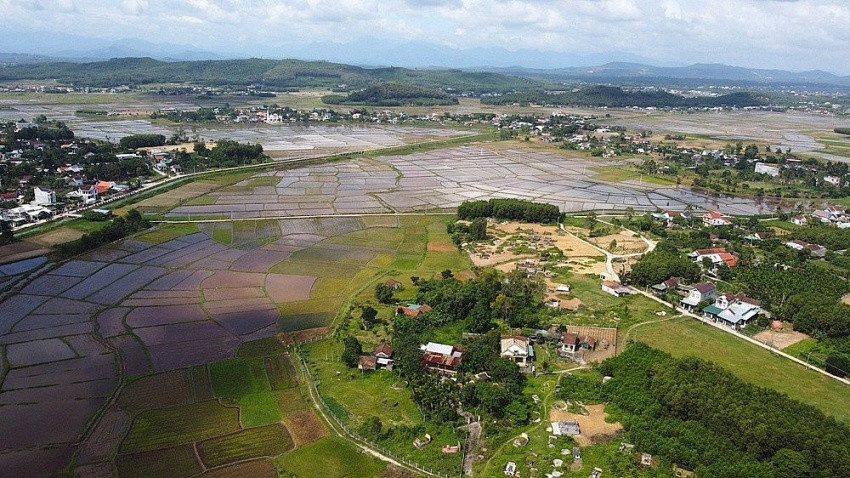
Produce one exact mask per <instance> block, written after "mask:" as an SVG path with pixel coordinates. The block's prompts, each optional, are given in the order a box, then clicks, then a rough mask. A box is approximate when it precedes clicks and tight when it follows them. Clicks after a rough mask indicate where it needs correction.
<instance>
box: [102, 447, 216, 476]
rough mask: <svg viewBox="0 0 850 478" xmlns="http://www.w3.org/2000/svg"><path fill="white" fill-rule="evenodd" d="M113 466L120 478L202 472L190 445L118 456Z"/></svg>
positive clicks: (188, 474)
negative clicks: (115, 467)
mask: <svg viewBox="0 0 850 478" xmlns="http://www.w3.org/2000/svg"><path fill="white" fill-rule="evenodd" d="M115 465H116V466H117V467H118V474H119V475H120V476H121V478H148V477H151V476H192V475H196V474H198V473H200V472H202V471H203V468H201V464H200V463H198V459H197V458H195V450H194V448H193V447H192V445H183V446H178V447H174V448H165V449H162V450H151V451H145V452H141V453H132V454H127V455H118V457H117V458H116V459H115Z"/></svg>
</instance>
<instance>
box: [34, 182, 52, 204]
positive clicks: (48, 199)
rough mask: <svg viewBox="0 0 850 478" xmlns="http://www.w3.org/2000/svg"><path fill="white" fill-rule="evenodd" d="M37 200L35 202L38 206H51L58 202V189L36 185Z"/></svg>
mask: <svg viewBox="0 0 850 478" xmlns="http://www.w3.org/2000/svg"><path fill="white" fill-rule="evenodd" d="M33 193H34V194H35V200H34V201H33V204H35V205H37V206H51V205H53V204H56V191H54V190H52V189H47V188H45V187H41V186H36V187H34V188H33Z"/></svg>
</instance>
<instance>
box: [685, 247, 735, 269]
mask: <svg viewBox="0 0 850 478" xmlns="http://www.w3.org/2000/svg"><path fill="white" fill-rule="evenodd" d="M688 257H689V258H690V259H691V260H692V261H694V262H697V263H702V260H703V259H704V258H706V257H707V258H708V259H709V260H711V263H712V264H713V265H714V266H718V265H720V264H726V265H727V266H729V267H735V266H737V265H738V258H737V257H735V256H734V255H732V254H730V253H728V252H726V249H724V248H722V247H716V248H712V249H697V250H695V251H694V252H691V253H690V254H688Z"/></svg>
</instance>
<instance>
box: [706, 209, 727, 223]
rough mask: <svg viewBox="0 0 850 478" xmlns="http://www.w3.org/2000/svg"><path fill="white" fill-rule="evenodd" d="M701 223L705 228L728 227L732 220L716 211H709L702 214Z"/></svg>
mask: <svg viewBox="0 0 850 478" xmlns="http://www.w3.org/2000/svg"><path fill="white" fill-rule="evenodd" d="M702 223H703V224H705V225H706V226H730V225H732V220H731V219H730V218H729V217H728V216H724V215H723V214H720V213H719V212H717V211H711V212H707V213H705V214H703V216H702Z"/></svg>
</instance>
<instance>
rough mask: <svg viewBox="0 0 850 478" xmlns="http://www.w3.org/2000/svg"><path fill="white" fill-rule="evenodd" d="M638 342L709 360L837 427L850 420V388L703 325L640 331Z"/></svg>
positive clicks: (690, 322)
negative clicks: (798, 403) (808, 407)
mask: <svg viewBox="0 0 850 478" xmlns="http://www.w3.org/2000/svg"><path fill="white" fill-rule="evenodd" d="M632 338H636V339H637V340H638V341H641V342H645V343H647V344H649V345H651V346H653V347H656V348H658V349H661V350H664V351H665V352H669V353H670V354H672V355H673V356H675V357H681V356H685V355H693V356H696V357H699V358H702V359H705V360H710V361H712V362H714V363H716V364H718V365H720V366H722V367H724V368H726V369H727V370H729V371H730V372H732V373H734V374H735V375H737V376H738V377H740V378H742V379H744V380H746V381H748V382H750V383H752V384H755V385H759V386H762V387H768V388H772V389H774V390H777V391H779V392H782V393H785V394H787V395H788V396H789V397H791V398H793V399H795V400H799V401H801V402H803V403H807V404H809V405H812V406H814V407H817V408H819V409H820V410H822V411H823V412H824V413H826V414H828V415H831V416H833V417H835V418H836V419H837V420H839V421H843V422H846V421H848V420H850V388H848V387H847V385H844V384H842V383H840V382H837V381H835V380H833V379H831V378H828V377H825V376H823V375H821V374H819V373H817V372H813V371H811V370H807V369H806V368H804V367H803V366H801V365H797V364H795V363H792V362H790V361H789V360H788V359H786V358H783V357H780V356H777V355H774V354H772V353H771V352H769V351H767V350H765V349H762V348H760V347H758V346H756V345H753V344H750V343H747V342H745V341H743V340H741V339H740V338H737V337H735V336H733V335H731V334H728V333H725V332H723V331H721V330H718V329H716V328H714V327H712V326H710V325H706V324H702V323H700V322H697V321H696V320H694V319H690V318H681V319H674V320H670V321H667V322H660V323H658V324H648V325H646V326H644V327H639V328H638V329H637V330H636V333H635V334H633V335H632Z"/></svg>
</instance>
